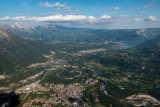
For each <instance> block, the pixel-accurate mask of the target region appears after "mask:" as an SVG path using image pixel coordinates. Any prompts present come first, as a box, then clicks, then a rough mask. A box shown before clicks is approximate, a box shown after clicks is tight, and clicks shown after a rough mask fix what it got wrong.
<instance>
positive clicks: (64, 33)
mask: <svg viewBox="0 0 160 107" xmlns="http://www.w3.org/2000/svg"><path fill="white" fill-rule="evenodd" d="M2 27H3V29H5V30H6V31H8V32H11V33H13V34H15V35H17V36H20V37H23V38H27V39H32V40H36V41H42V42H55V41H65V42H87V43H95V42H105V41H123V42H138V43H140V42H144V41H147V40H150V39H153V38H155V37H157V36H158V35H160V28H148V29H121V30H106V29H88V28H67V27H61V26H55V25H52V24H49V25H45V26H24V25H19V24H16V25H2Z"/></svg>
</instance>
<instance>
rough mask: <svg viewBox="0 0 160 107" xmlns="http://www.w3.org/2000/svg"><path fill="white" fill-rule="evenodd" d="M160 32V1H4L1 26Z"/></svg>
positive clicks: (1, 0) (1, 9) (0, 16)
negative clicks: (148, 29)
mask: <svg viewBox="0 0 160 107" xmlns="http://www.w3.org/2000/svg"><path fill="white" fill-rule="evenodd" d="M15 23H19V24H27V25H45V24H53V25H60V26H66V27H80V28H95V29H138V28H160V0H0V24H1V25H3V24H15Z"/></svg>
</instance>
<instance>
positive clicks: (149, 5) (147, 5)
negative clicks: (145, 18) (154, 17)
mask: <svg viewBox="0 0 160 107" xmlns="http://www.w3.org/2000/svg"><path fill="white" fill-rule="evenodd" d="M153 6H154V5H153V4H146V5H144V7H146V8H147V7H153Z"/></svg>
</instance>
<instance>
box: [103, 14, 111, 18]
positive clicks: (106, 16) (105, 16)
mask: <svg viewBox="0 0 160 107" xmlns="http://www.w3.org/2000/svg"><path fill="white" fill-rule="evenodd" d="M101 18H102V19H111V16H108V15H103V16H102V17H101Z"/></svg>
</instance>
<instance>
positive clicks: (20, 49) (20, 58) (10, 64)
mask: <svg viewBox="0 0 160 107" xmlns="http://www.w3.org/2000/svg"><path fill="white" fill-rule="evenodd" d="M48 50H49V46H48V45H46V44H43V43H38V42H33V41H30V40H25V39H22V38H19V37H16V36H14V35H12V34H10V33H8V32H6V31H4V30H2V29H1V28H0V74H2V73H14V71H15V68H16V67H21V66H26V65H29V64H31V63H35V62H38V61H44V60H45V58H44V57H43V56H42V54H44V53H47V52H48Z"/></svg>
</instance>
